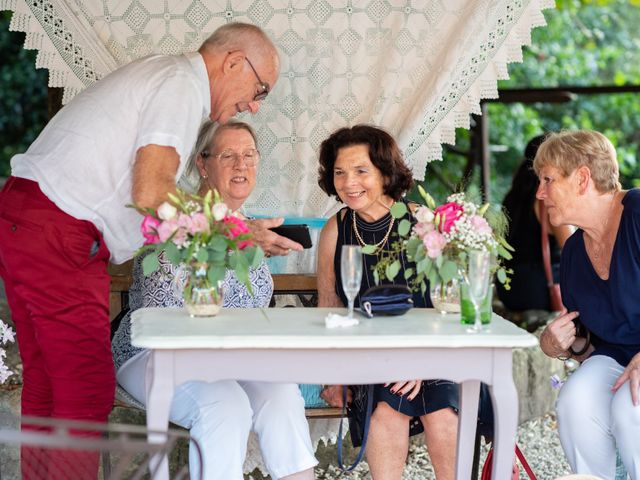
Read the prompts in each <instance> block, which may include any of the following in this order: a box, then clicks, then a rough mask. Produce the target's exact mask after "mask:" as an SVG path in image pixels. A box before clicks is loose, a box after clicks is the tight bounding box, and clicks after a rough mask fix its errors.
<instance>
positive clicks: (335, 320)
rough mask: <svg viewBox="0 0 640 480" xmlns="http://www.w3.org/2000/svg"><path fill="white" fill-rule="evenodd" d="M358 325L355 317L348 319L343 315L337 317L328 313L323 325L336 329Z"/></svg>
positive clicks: (335, 314)
mask: <svg viewBox="0 0 640 480" xmlns="http://www.w3.org/2000/svg"><path fill="white" fill-rule="evenodd" d="M358 323H360V322H359V321H358V319H357V318H356V317H353V318H349V317H345V316H344V315H338V314H337V313H329V314H328V315H327V316H326V317H325V318H324V325H325V326H326V327H327V328H337V327H353V326H354V325H358Z"/></svg>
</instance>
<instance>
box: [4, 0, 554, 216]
mask: <svg viewBox="0 0 640 480" xmlns="http://www.w3.org/2000/svg"><path fill="white" fill-rule="evenodd" d="M553 5H554V2H553V0H474V1H468V0H414V1H410V0H407V1H400V0H362V1H357V2H354V1H350V0H341V1H336V0H299V1H295V2H293V1H290V0H233V2H231V1H228V0H219V1H214V0H165V1H162V2H160V1H157V0H128V1H123V0H0V9H9V10H12V11H14V12H15V13H14V15H13V17H12V20H11V26H10V28H11V29H12V30H19V31H24V32H26V33H27V37H26V41H25V48H29V49H37V50H38V56H37V61H36V64H37V66H38V67H41V68H47V69H49V72H50V75H49V86H51V87H64V100H63V101H64V102H67V101H69V100H70V99H71V98H73V96H74V95H76V94H77V93H78V92H79V91H81V90H82V89H83V88H86V87H87V86H88V85H90V84H91V83H93V82H95V81H97V80H99V79H100V78H102V77H103V76H105V75H106V74H108V73H109V72H111V71H113V70H114V69H116V68H117V67H118V66H120V65H123V64H125V63H127V62H129V61H131V60H133V59H135V58H138V57H142V56H145V55H148V54H150V53H155V52H161V53H166V54H178V53H181V52H184V51H192V50H196V49H197V48H198V47H199V45H200V43H201V42H202V40H203V39H204V38H206V37H207V36H208V35H209V34H210V33H211V32H212V31H214V30H215V29H216V27H218V26H220V25H222V24H224V23H226V22H231V21H244V22H250V23H254V24H256V25H259V26H261V27H262V28H263V29H264V30H265V31H267V33H268V34H269V35H270V37H271V38H272V39H274V41H275V43H276V45H277V46H278V48H279V51H280V53H281V63H282V69H281V74H280V79H279V81H278V83H277V85H276V87H275V89H274V91H273V92H272V94H270V95H269V98H268V99H267V100H266V101H265V102H263V105H262V108H261V110H260V112H259V113H258V114H257V115H256V116H255V117H254V118H244V119H245V120H248V121H249V122H250V123H251V124H252V125H253V126H254V127H255V128H256V131H257V133H258V140H259V141H258V147H259V149H260V151H261V153H262V159H263V161H262V163H261V165H260V171H259V173H258V185H257V187H256V189H255V191H254V193H253V195H252V196H251V197H250V198H249V200H248V201H247V203H246V204H245V207H246V210H247V211H248V212H250V213H252V214H257V215H271V216H272V215H289V216H310V217H326V216H328V215H330V214H331V213H332V212H333V211H335V210H336V204H335V201H334V200H332V199H329V198H327V196H326V195H325V194H324V193H323V192H322V191H321V190H320V189H319V187H318V186H317V173H316V172H317V152H318V147H319V145H320V142H321V141H322V140H323V139H325V138H326V137H327V136H328V135H329V134H330V133H331V132H332V131H334V130H335V129H336V128H338V127H342V126H345V125H353V124H356V123H362V122H366V123H373V124H377V125H381V126H383V127H384V128H386V129H387V130H388V131H389V132H391V133H392V134H393V135H395V136H396V138H397V139H398V141H399V144H400V146H401V148H402V149H403V151H404V153H405V158H406V161H407V162H408V164H409V165H410V166H411V167H412V169H413V172H414V175H415V177H416V178H419V179H421V178H422V177H423V176H424V171H425V166H426V164H427V163H428V162H429V161H432V160H436V159H441V156H442V151H441V144H442V143H455V128H456V127H468V126H469V114H470V113H480V105H479V102H480V99H481V98H495V97H497V80H498V79H503V78H507V63H509V62H513V61H520V60H521V57H522V52H521V48H522V46H523V45H526V44H529V43H530V31H531V28H532V27H535V26H540V25H544V24H545V21H544V17H543V15H542V10H543V9H545V8H549V7H553Z"/></svg>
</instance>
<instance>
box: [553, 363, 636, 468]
mask: <svg viewBox="0 0 640 480" xmlns="http://www.w3.org/2000/svg"><path fill="white" fill-rule="evenodd" d="M623 371H624V368H622V366H621V365H620V364H619V363H618V362H616V361H615V360H613V359H612V358H610V357H605V356H603V355H596V356H593V357H591V358H589V359H588V360H586V361H585V362H584V363H583V364H582V365H581V366H580V368H578V369H577V370H576V371H575V372H574V373H573V374H572V375H571V376H570V377H569V379H568V380H567V383H565V384H564V385H563V387H562V389H561V390H560V395H559V396H558V402H557V404H556V411H557V415H558V433H559V434H560V443H561V444H562V448H563V449H564V453H565V455H566V456H567V460H568V461H569V465H570V466H571V470H572V471H573V472H575V473H586V474H591V475H596V476H598V477H602V478H605V479H613V478H615V470H616V446H617V448H618V451H619V452H620V457H621V458H622V463H624V466H625V468H626V469H627V472H628V473H629V474H630V475H631V478H632V479H633V480H640V406H638V407H634V406H633V404H632V403H631V392H630V389H629V382H628V381H627V382H625V383H624V384H623V385H622V386H621V387H620V388H619V389H618V391H617V392H612V391H611V387H612V386H613V384H614V383H615V381H616V380H617V378H618V377H619V376H620V375H621V374H622V372H623Z"/></svg>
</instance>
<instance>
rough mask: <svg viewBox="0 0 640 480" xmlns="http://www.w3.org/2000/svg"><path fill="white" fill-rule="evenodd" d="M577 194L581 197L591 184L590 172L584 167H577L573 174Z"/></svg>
mask: <svg viewBox="0 0 640 480" xmlns="http://www.w3.org/2000/svg"><path fill="white" fill-rule="evenodd" d="M575 178H576V183H577V186H578V193H579V194H580V195H583V194H584V193H585V192H586V191H587V187H588V186H589V183H590V182H591V170H589V167H587V166H586V165H582V166H581V167H578V168H577V169H576V172H575Z"/></svg>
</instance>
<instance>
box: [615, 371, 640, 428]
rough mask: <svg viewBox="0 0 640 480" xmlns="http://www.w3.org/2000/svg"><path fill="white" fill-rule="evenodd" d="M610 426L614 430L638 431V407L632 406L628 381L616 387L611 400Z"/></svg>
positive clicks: (639, 417)
mask: <svg viewBox="0 0 640 480" xmlns="http://www.w3.org/2000/svg"><path fill="white" fill-rule="evenodd" d="M611 427H612V430H613V431H614V432H615V431H620V430H623V431H625V430H626V431H628V430H631V431H633V432H640V408H637V407H634V406H633V403H632V402H631V393H630V392H629V385H628V383H625V384H624V385H622V386H621V387H620V388H619V389H618V391H617V392H616V394H615V395H614V397H613V401H612V402H611ZM634 436H635V434H634Z"/></svg>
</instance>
